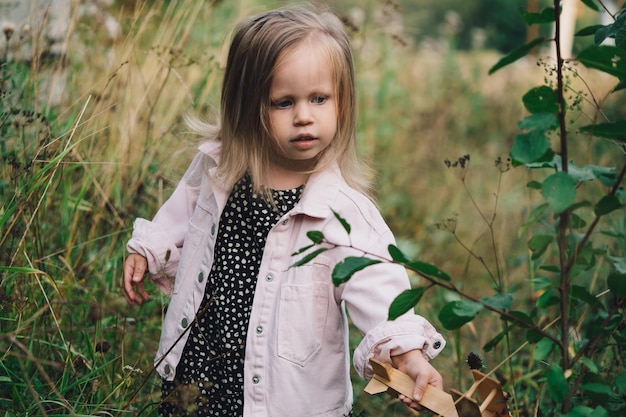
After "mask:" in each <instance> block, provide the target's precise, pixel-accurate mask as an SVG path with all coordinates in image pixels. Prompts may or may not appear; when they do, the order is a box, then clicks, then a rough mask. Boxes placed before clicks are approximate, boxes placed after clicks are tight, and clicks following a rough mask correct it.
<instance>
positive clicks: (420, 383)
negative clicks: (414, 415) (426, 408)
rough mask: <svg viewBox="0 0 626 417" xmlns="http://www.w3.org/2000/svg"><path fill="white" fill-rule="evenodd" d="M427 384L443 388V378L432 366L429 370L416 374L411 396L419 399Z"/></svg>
mask: <svg viewBox="0 0 626 417" xmlns="http://www.w3.org/2000/svg"><path fill="white" fill-rule="evenodd" d="M428 385H431V386H433V387H435V388H438V389H443V378H442V377H441V375H440V374H439V372H437V371H436V370H435V369H434V368H431V372H420V373H419V374H418V375H417V378H416V380H415V388H413V398H415V400H417V401H421V400H422V397H423V396H424V391H426V387H427V386H428Z"/></svg>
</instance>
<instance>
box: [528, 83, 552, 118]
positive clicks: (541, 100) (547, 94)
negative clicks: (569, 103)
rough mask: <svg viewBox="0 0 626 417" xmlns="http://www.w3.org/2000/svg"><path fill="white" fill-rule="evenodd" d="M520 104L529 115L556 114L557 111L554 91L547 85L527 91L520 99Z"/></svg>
mask: <svg viewBox="0 0 626 417" xmlns="http://www.w3.org/2000/svg"><path fill="white" fill-rule="evenodd" d="M522 102H523V103H524V107H526V110H528V111H529V112H530V113H558V111H559V104H558V103H559V102H558V96H557V94H556V91H554V90H553V89H551V88H550V87H548V86H547V85H542V86H539V87H535V88H532V89H530V90H528V91H527V92H526V94H524V96H523V97H522Z"/></svg>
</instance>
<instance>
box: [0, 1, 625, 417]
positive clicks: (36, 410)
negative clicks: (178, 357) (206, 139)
mask: <svg viewBox="0 0 626 417" xmlns="http://www.w3.org/2000/svg"><path fill="white" fill-rule="evenodd" d="M290 3H291V2H286V1H261V0H223V1H202V0H178V1H174V0H172V1H168V0H135V1H130V0H117V1H113V0H100V1H98V0H92V1H89V0H81V1H78V0H72V1H70V0H40V1H35V0H21V1H20V0H0V22H1V24H2V34H0V37H3V39H2V41H1V42H0V58H1V63H2V65H1V67H0V75H1V77H2V78H1V79H2V83H3V84H2V91H1V92H0V111H1V112H2V119H1V120H0V134H1V136H0V141H1V143H0V150H1V152H2V162H1V168H0V216H1V217H0V219H1V223H0V231H1V234H0V268H1V269H0V274H1V275H0V277H1V278H0V279H1V281H0V301H1V302H0V415H5V416H26V415H64V414H67V413H69V414H72V413H74V414H75V415H77V414H78V415H100V416H105V415H106V416H109V415H141V416H147V415H154V414H155V404H156V401H157V400H158V394H159V381H158V380H157V378H156V376H155V375H153V374H152V373H151V364H152V359H153V355H154V352H155V349H156V344H157V341H158V336H159V332H160V324H161V319H162V315H163V312H164V309H165V306H166V300H165V299H164V298H163V297H161V296H160V295H159V294H158V293H157V290H156V288H155V287H154V286H149V288H148V290H149V292H150V293H151V295H152V299H151V301H150V302H148V303H146V304H145V305H143V306H142V307H141V308H135V309H131V308H128V307H127V306H126V303H125V301H124V299H123V297H122V296H121V293H120V291H119V280H120V277H121V274H122V265H123V261H124V257H125V246H124V245H125V242H126V240H127V239H128V237H129V235H130V232H131V226H132V222H133V220H134V219H135V218H136V217H146V218H150V217H152V215H153V214H154V213H155V211H156V209H157V208H158V207H159V206H160V204H162V202H163V201H164V199H166V198H167V196H168V195H169V193H170V192H171V191H172V189H173V187H174V186H175V184H176V183H177V181H178V179H179V178H180V176H181V175H182V173H183V172H184V170H185V169H186V167H187V165H188V163H189V161H190V159H191V157H192V156H193V155H194V153H195V149H196V146H197V144H198V139H197V138H195V137H193V136H191V135H190V134H189V133H188V132H187V128H186V127H185V125H184V123H183V116H184V115H185V114H186V113H194V114H197V115H200V116H201V117H204V118H207V119H213V118H215V116H216V111H217V110H216V109H217V106H218V103H219V99H218V97H219V91H220V82H221V76H222V70H223V66H224V63H225V58H226V53H227V47H228V40H229V35H230V33H231V30H232V28H233V27H234V25H235V24H236V22H238V21H239V20H240V19H241V18H243V17H245V16H248V15H250V14H253V13H257V12H260V11H263V10H267V9H269V8H273V7H276V6H280V5H284V4H290ZM316 3H319V4H326V5H328V6H329V7H331V8H332V9H333V10H335V11H336V12H337V14H339V15H340V16H341V17H342V19H343V20H344V22H345V24H346V27H347V28H348V31H349V33H350V36H351V38H352V43H353V48H354V52H355V59H356V67H357V82H358V94H359V96H358V132H357V140H358V147H359V151H360V154H361V156H362V157H363V158H365V159H367V160H368V161H370V162H371V164H372V166H373V167H374V169H375V171H376V177H375V187H376V198H377V200H378V203H379V206H380V209H381V211H382V213H383V216H384V217H385V219H386V220H387V221H388V223H389V225H390V226H391V228H392V230H393V231H394V232H395V234H396V236H397V239H398V242H399V246H400V247H401V249H402V250H403V251H405V252H406V254H407V255H409V256H410V257H412V258H415V259H420V260H422V261H425V262H429V263H433V264H435V265H437V266H438V267H439V268H440V269H442V270H444V271H446V272H447V273H448V274H450V275H451V276H452V277H453V280H454V282H455V284H456V285H458V286H459V287H460V288H463V289H464V290H466V291H468V292H471V293H473V294H476V295H478V296H481V295H489V294H491V293H492V292H493V287H494V285H495V283H494V280H493V278H492V276H490V274H489V273H488V272H487V271H486V267H485V265H487V266H488V267H489V268H490V269H491V270H492V271H496V270H497V271H498V276H499V278H500V279H501V281H502V282H504V283H505V285H506V286H507V288H508V289H509V291H512V292H513V291H514V292H515V293H516V297H517V296H518V295H519V298H517V299H516V300H515V302H516V303H520V304H525V303H530V302H532V300H533V299H535V298H536V293H535V292H534V290H533V288H532V286H529V285H528V284H527V283H526V282H525V281H524V280H525V279H526V278H528V276H529V272H528V249H527V244H526V243H527V240H528V237H527V236H526V235H525V234H524V230H523V228H522V226H523V224H524V222H525V220H526V218H527V216H528V214H529V212H530V211H531V209H532V207H533V204H534V202H535V196H534V195H533V194H532V193H531V191H529V190H528V189H527V188H526V183H527V182H528V181H530V180H532V179H533V175H534V174H533V173H531V172H528V171H527V170H526V169H525V168H523V167H522V168H516V169H512V170H506V169H501V167H502V165H500V166H496V163H495V162H496V160H498V158H500V160H506V158H507V155H508V152H509V150H510V148H511V146H512V144H513V138H514V136H515V134H516V132H517V131H518V128H517V121H518V120H519V119H521V118H522V117H523V116H524V115H525V111H524V109H523V106H522V102H521V97H522V95H523V94H524V93H525V92H526V91H527V90H529V89H530V88H532V87H535V86H538V85H542V84H548V85H550V84H551V83H553V82H554V79H553V77H554V75H553V73H552V66H553V58H551V57H550V51H549V50H541V49H540V50H537V51H534V53H533V54H532V55H531V56H529V57H527V58H525V59H522V60H520V61H518V62H516V63H515V64H514V65H512V66H510V67H507V68H505V69H503V70H500V71H498V72H496V73H495V74H493V75H488V70H489V68H490V67H492V66H493V65H494V64H495V63H496V62H497V61H498V60H499V59H500V57H501V56H502V55H503V54H504V53H506V52H508V51H510V50H512V49H514V48H516V47H517V46H519V45H521V44H524V43H525V42H527V41H528V40H530V39H533V38H534V37H536V36H539V35H543V36H548V37H549V36H550V30H548V29H545V31H546V32H547V33H539V31H538V30H537V29H536V27H531V28H530V29H529V28H527V27H526V25H525V24H524V23H523V21H522V20H521V18H520V15H519V10H520V8H528V9H530V10H535V11H539V10H542V9H543V8H544V7H546V6H548V5H549V3H551V2H548V1H546V0H527V1H526V0H472V1H466V0H465V1H461V0H396V1H393V0H329V1H328V2H325V3H321V2H316ZM575 3H577V8H576V9H575V11H574V16H575V20H574V23H575V27H576V28H581V27H585V26H588V25H591V24H596V23H598V22H597V14H595V13H588V9H587V8H585V7H584V5H583V4H582V3H581V2H575ZM607 3H610V2H607ZM24 15H27V16H28V18H27V19H26V20H24V17H23V16H24ZM20 16H22V17H20ZM20 19H22V20H20ZM25 22H26V23H25ZM542 30H543V29H542ZM529 31H530V32H529ZM590 42H591V40H590V39H588V38H576V39H575V40H574V42H573V44H572V53H573V54H574V55H575V53H576V52H577V51H579V50H581V48H583V47H585V46H586V45H588V44H590ZM567 77H568V83H569V84H568V85H569V87H570V89H571V92H572V96H575V97H580V100H579V103H578V108H577V109H578V111H577V113H576V116H573V117H576V118H578V121H581V122H582V121H586V120H589V119H590V118H592V117H593V114H592V112H591V111H589V110H588V107H586V104H585V103H586V100H587V99H586V98H585V97H588V96H586V94H587V91H588V90H594V91H599V92H600V93H599V97H603V99H604V101H603V103H604V104H605V105H606V106H605V109H606V110H605V111H606V112H607V114H608V115H611V114H615V115H618V114H620V115H621V117H624V112H625V110H624V109H626V106H625V104H626V103H623V102H619V101H616V99H612V98H606V97H605V95H606V93H607V92H608V91H609V90H610V88H612V84H609V83H608V82H607V78H603V77H602V76H598V75H594V74H590V73H588V72H587V71H586V70H585V69H584V68H580V67H577V66H575V65H574V64H573V65H572V67H571V69H570V71H569V72H568V74H567ZM611 100H614V101H611ZM577 146H579V149H578V150H579V155H583V156H584V159H585V160H584V161H581V165H582V164H584V163H588V162H589V161H594V163H595V162H596V161H602V162H603V163H605V164H608V165H610V164H611V163H612V161H619V160H621V159H620V158H623V155H622V154H620V153H619V152H616V151H615V149H613V148H611V144H608V143H606V142H599V141H593V142H592V141H580V142H579V143H578V145H577ZM465 155H469V161H468V163H467V164H466V165H464V166H463V167H461V166H459V165H457V166H455V164H453V162H455V161H457V160H458V159H459V158H462V157H464V156H465ZM446 160H448V161H450V162H452V163H449V164H446V163H445V161H446ZM452 232H453V233H452ZM492 236H493V237H494V239H492ZM494 241H495V243H494ZM474 255H477V256H474ZM477 259H480V260H481V261H478V260H477ZM412 279H413V280H414V284H415V285H418V284H419V279H418V278H417V277H412ZM432 295H433V296H432V297H427V298H425V299H424V300H423V301H422V302H421V303H420V304H419V305H418V307H417V310H418V312H419V313H420V314H423V315H424V316H426V317H427V318H429V319H430V320H431V321H432V322H433V323H434V324H435V326H437V327H439V323H438V321H437V318H436V315H437V312H438V311H439V308H440V307H441V306H442V305H443V304H444V303H445V302H447V301H450V300H451V298H450V297H451V295H450V294H447V293H443V292H441V293H438V292H435V291H433V294H432ZM478 323H480V326H478V325H473V324H470V325H467V326H464V327H463V328H461V329H460V330H455V331H452V332H446V331H444V334H445V336H446V338H447V339H448V342H449V344H448V346H449V347H448V348H447V350H446V352H444V353H443V354H442V355H441V357H440V358H438V359H436V361H435V362H434V365H435V366H436V367H437V368H438V369H440V370H441V371H442V373H443V374H444V377H445V379H446V384H447V385H448V386H454V387H457V388H463V387H467V384H468V379H467V372H466V365H465V364H464V358H465V357H466V355H467V354H468V353H469V352H471V351H474V352H477V353H479V354H480V355H484V356H485V362H486V364H487V366H488V367H489V366H490V365H492V366H493V365H496V364H497V363H499V362H500V361H501V360H502V358H503V357H504V356H506V353H505V352H502V351H500V350H498V349H495V350H493V351H490V352H485V351H484V350H483V345H484V344H485V343H486V341H488V340H491V339H492V338H493V337H494V336H495V335H496V334H497V333H498V332H499V331H500V329H499V326H500V324H499V323H498V322H497V319H495V318H494V317H489V316H488V315H485V317H481V318H480V320H479V321H478ZM357 342H358V334H356V333H355V334H354V340H353V343H357ZM524 360H526V359H525V358H523V357H520V359H519V363H518V364H517V365H516V366H517V367H515V369H513V367H510V368H509V369H507V370H506V372H504V370H503V371H502V372H500V373H499V374H498V375H499V377H501V378H502V380H503V382H504V383H506V382H507V381H510V379H511V378H512V377H514V376H516V377H520V378H521V377H522V376H523V374H524ZM525 377H528V378H531V379H532V375H531V376H525ZM362 386H363V382H362V381H359V380H358V378H356V377H355V395H356V399H357V403H356V406H355V410H356V411H357V413H359V415H363V416H369V415H371V416H374V415H385V416H392V415H399V416H400V415H411V411H409V410H407V409H405V408H404V407H396V403H395V402H394V401H393V400H391V399H390V397H385V396H383V397H370V396H367V395H366V394H361V389H362Z"/></svg>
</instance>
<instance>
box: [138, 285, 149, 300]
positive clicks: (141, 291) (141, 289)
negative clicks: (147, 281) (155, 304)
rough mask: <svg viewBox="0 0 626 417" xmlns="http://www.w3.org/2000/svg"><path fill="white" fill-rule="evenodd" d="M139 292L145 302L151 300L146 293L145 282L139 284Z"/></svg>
mask: <svg viewBox="0 0 626 417" xmlns="http://www.w3.org/2000/svg"><path fill="white" fill-rule="evenodd" d="M137 292H138V293H139V294H140V295H141V297H142V298H143V299H144V300H145V301H148V300H149V299H150V297H149V296H148V293H147V292H146V289H145V288H144V286H143V281H142V282H140V283H138V284H137Z"/></svg>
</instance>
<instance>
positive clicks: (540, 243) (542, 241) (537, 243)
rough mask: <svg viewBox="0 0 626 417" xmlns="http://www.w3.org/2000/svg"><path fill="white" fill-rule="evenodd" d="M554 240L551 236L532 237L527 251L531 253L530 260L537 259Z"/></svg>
mask: <svg viewBox="0 0 626 417" xmlns="http://www.w3.org/2000/svg"><path fill="white" fill-rule="evenodd" d="M553 240H554V236H552V235H534V236H533V237H531V238H530V240H529V241H528V249H530V250H531V251H532V252H533V255H532V259H537V258H539V257H540V256H541V255H543V253H544V252H545V251H546V249H548V246H549V245H550V243H552V241H553Z"/></svg>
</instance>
